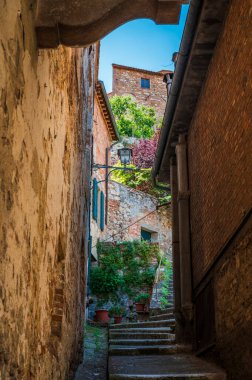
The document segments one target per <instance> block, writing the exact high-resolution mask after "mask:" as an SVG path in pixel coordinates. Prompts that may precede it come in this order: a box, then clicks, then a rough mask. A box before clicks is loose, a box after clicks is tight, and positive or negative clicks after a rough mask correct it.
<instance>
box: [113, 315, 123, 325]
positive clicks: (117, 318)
mask: <svg viewBox="0 0 252 380" xmlns="http://www.w3.org/2000/svg"><path fill="white" fill-rule="evenodd" d="M121 322H122V316H119V315H116V316H114V324H115V325H118V324H119V323H121Z"/></svg>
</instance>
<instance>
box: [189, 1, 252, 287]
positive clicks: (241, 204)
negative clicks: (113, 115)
mask: <svg viewBox="0 0 252 380" xmlns="http://www.w3.org/2000/svg"><path fill="white" fill-rule="evenodd" d="M250 30H251V3H250V2H249V0H245V1H239V0H233V1H232V2H231V7H230V11H229V14H228V17H227V20H226V24H225V29H224V32H223V34H222V35H221V37H220V39H219V42H218V46H217V48H216V50H215V53H214V57H213V60H212V63H211V66H210V69H209V72H208V77H207V81H206V83H205V86H204V88H203V91H202V94H201V98H200V100H199V103H198V107H197V112H196V115H195V117H194V120H193V122H192V125H191V127H190V132H189V138H188V145H189V148H188V150H189V153H188V156H189V157H188V159H189V174H190V189H191V236H192V260H193V279H194V286H195V285H197V284H198V283H199V281H200V279H201V278H202V276H203V275H204V273H205V271H206V270H207V268H208V267H209V266H210V264H211V263H212V262H213V260H214V259H215V258H216V256H217V255H218V254H219V252H220V250H221V249H222V247H223V246H224V244H225V242H226V241H227V240H228V238H229V237H230V236H231V235H232V234H233V232H234V230H235V229H236V228H237V227H238V226H239V224H240V222H241V220H242V218H243V216H244V214H246V212H248V211H249V209H250V208H251V205H252V175H251V167H252V154H251V152H252V128H251V122H252V113H251V109H252V100H251V85H252V81H251V77H252V66H251V62H252V42H251V38H250V36H249V35H250Z"/></svg>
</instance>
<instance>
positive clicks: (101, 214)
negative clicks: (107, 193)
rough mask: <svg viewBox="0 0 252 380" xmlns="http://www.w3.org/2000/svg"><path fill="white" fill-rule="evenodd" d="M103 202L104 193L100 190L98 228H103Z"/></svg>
mask: <svg viewBox="0 0 252 380" xmlns="http://www.w3.org/2000/svg"><path fill="white" fill-rule="evenodd" d="M104 207H105V202H104V193H103V191H101V195H100V229H101V230H102V231H103V230H104V216H105V212H104V211H105V209H104Z"/></svg>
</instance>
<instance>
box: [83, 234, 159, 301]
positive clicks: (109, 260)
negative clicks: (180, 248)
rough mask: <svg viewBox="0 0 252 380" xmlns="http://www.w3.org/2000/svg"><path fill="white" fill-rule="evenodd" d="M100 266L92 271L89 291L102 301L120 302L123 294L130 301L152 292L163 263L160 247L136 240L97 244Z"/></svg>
mask: <svg viewBox="0 0 252 380" xmlns="http://www.w3.org/2000/svg"><path fill="white" fill-rule="evenodd" d="M97 252H98V261H99V266H98V267H95V268H92V269H91V277H90V288H91V292H92V294H94V295H96V296H97V298H98V299H99V300H104V302H107V301H108V300H118V299H119V298H120V297H121V295H122V294H127V295H128V296H129V297H130V298H131V297H133V296H134V295H135V294H137V293H139V292H141V291H143V290H144V289H145V288H146V287H147V288H151V287H152V285H153V283H154V279H155V273H156V267H157V265H155V264H152V262H153V260H154V259H156V262H157V263H158V261H159V260H160V251H159V247H158V245H153V244H149V243H148V242H145V241H141V240H135V241H132V242H123V243H117V244H107V243H102V242H100V243H98V245H97Z"/></svg>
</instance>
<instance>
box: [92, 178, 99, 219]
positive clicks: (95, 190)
mask: <svg viewBox="0 0 252 380" xmlns="http://www.w3.org/2000/svg"><path fill="white" fill-rule="evenodd" d="M97 218H98V184H97V179H96V178H94V179H93V219H94V220H96V221H97Z"/></svg>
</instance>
